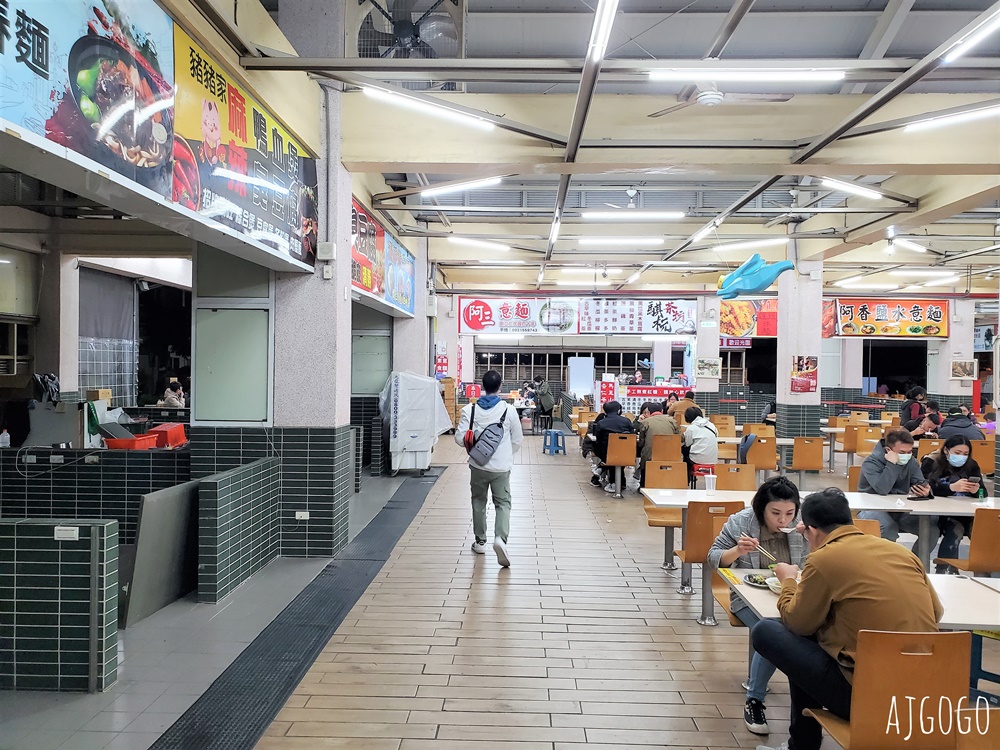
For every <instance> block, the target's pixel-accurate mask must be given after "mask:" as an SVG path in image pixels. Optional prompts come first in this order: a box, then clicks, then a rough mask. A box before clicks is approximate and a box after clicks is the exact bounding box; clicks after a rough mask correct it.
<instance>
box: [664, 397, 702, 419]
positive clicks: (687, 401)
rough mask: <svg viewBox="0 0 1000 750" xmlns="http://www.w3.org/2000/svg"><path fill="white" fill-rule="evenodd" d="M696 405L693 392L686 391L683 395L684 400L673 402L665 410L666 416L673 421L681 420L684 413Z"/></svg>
mask: <svg viewBox="0 0 1000 750" xmlns="http://www.w3.org/2000/svg"><path fill="white" fill-rule="evenodd" d="M697 405H698V404H696V403H695V402H694V391H688V392H687V393H685V394H684V398H682V399H681V400H680V401H675V402H674V403H672V404H671V405H670V408H669V409H667V416H668V417H673V418H674V419H683V418H684V412H686V411H687V410H688V409H690V408H691V407H692V406H697ZM678 415H679V416H678Z"/></svg>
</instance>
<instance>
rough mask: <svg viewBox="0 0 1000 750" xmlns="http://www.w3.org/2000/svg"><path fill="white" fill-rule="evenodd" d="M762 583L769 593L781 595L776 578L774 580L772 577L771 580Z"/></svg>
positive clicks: (779, 583) (779, 584)
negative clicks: (769, 590)
mask: <svg viewBox="0 0 1000 750" xmlns="http://www.w3.org/2000/svg"><path fill="white" fill-rule="evenodd" d="M764 583H766V584H767V587H768V588H769V589H771V591H773V592H774V593H775V594H780V593H781V581H779V580H778V579H777V578H774V577H773V576H772V577H771V578H768V579H766V580H765V581H764Z"/></svg>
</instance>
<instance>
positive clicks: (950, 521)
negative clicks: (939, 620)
mask: <svg viewBox="0 0 1000 750" xmlns="http://www.w3.org/2000/svg"><path fill="white" fill-rule="evenodd" d="M920 471H921V472H922V473H923V475H924V477H925V478H926V479H927V481H928V482H930V483H931V490H932V491H933V492H934V494H935V495H936V496H938V497H976V496H977V495H978V493H979V491H980V490H982V492H983V496H984V497H985V495H986V484H985V483H984V482H983V472H982V470H981V469H980V468H979V464H977V463H976V459H974V458H973V457H972V443H971V442H969V438H967V437H965V436H964V435H952V436H951V437H950V438H948V439H947V440H945V441H944V445H942V446H941V450H938V451H935V452H934V453H928V454H927V455H926V456H924V460H923V461H922V462H921V463H920ZM938 528H940V529H941V546H940V547H939V548H938V557H947V558H951V559H952V560H954V559H955V558H957V557H958V549H959V547H960V546H961V544H962V537H965V536H969V537H971V536H972V518H971V517H967V516H966V517H960V516H942V517H940V518H939V519H938ZM934 572H935V573H951V572H956V573H957V572H958V571H957V570H955V569H954V568H952V567H951V566H950V565H938V566H937V568H936V569H935V571H934Z"/></svg>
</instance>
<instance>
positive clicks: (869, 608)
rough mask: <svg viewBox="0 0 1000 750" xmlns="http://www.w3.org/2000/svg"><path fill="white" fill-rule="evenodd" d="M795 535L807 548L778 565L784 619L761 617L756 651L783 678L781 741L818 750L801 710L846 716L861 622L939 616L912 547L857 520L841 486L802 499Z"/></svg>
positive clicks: (922, 623)
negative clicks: (784, 730)
mask: <svg viewBox="0 0 1000 750" xmlns="http://www.w3.org/2000/svg"><path fill="white" fill-rule="evenodd" d="M800 529H801V533H802V535H803V536H804V537H805V539H806V541H807V542H808V543H809V548H810V549H811V550H812V552H811V553H810V554H809V557H808V558H807V559H806V564H805V567H804V568H803V569H802V580H801V581H799V582H796V579H797V576H798V574H799V569H798V568H797V567H796V566H794V565H786V564H784V563H781V564H779V565H777V566H775V569H774V575H775V577H776V578H777V579H778V580H779V581H781V594H780V595H779V597H778V612H779V613H780V614H781V620H780V621H778V620H761V621H760V622H758V623H757V624H756V625H755V626H754V628H753V630H752V631H750V639H751V642H752V643H753V647H754V650H755V651H756V652H757V653H758V654H760V656H761V657H762V658H764V659H767V660H768V661H770V662H771V663H772V664H774V665H775V667H777V668H778V669H780V670H781V671H782V672H784V673H785V675H786V676H787V677H788V687H789V693H790V697H791V712H790V716H791V721H790V724H789V735H790V740H789V742H788V743H787V744H785V743H783V744H782V745H780V746H779V748H766V747H763V746H760V747H758V748H757V750H783V749H784V750H787V748H794V749H795V750H820V746H821V745H822V743H823V730H822V728H821V727H820V725H819V722H818V721H816V720H815V719H813V718H812V717H808V716H803V715H802V711H803V709H806V708H826V709H827V710H828V711H830V712H832V713H833V714H834V715H835V716H839V717H840V718H842V719H850V716H851V694H852V691H853V680H854V665H855V653H856V651H857V645H858V633H859V632H860V631H862V630H887V631H898V632H905V633H926V632H935V631H937V629H938V622H940V621H941V617H942V616H943V615H944V608H943V607H942V606H941V601H940V600H939V599H938V596H937V593H936V592H935V591H934V588H933V587H932V586H931V584H930V581H929V580H928V579H927V574H926V573H925V572H924V568H923V565H921V563H920V560H918V559H917V557H916V556H915V555H913V554H912V553H911V552H909V551H907V550H906V549H904V548H902V547H900V546H899V545H897V544H887V543H886V542H885V540H883V539H879V538H877V537H874V536H871V535H870V534H865V533H863V532H862V531H861V530H860V529H859V528H858V527H857V526H855V525H854V520H853V519H852V518H851V509H850V506H849V505H848V504H847V498H846V497H845V496H844V493H843V492H841V491H840V490H838V489H836V488H833V487H831V488H828V489H825V490H821V491H819V492H814V493H813V494H811V495H809V496H808V497H807V498H806V499H805V500H804V501H803V502H802V523H801V525H800Z"/></svg>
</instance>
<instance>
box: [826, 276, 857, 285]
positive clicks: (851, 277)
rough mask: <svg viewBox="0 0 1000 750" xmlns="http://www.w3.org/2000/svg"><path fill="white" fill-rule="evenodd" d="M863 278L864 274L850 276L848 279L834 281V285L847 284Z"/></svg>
mask: <svg viewBox="0 0 1000 750" xmlns="http://www.w3.org/2000/svg"><path fill="white" fill-rule="evenodd" d="M862 278H864V277H863V276H848V277H847V278H846V279H841V280H840V281H835V282H833V285H834V286H847V285H848V284H850V283H851V282H852V281H858V280H859V279H862Z"/></svg>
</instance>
